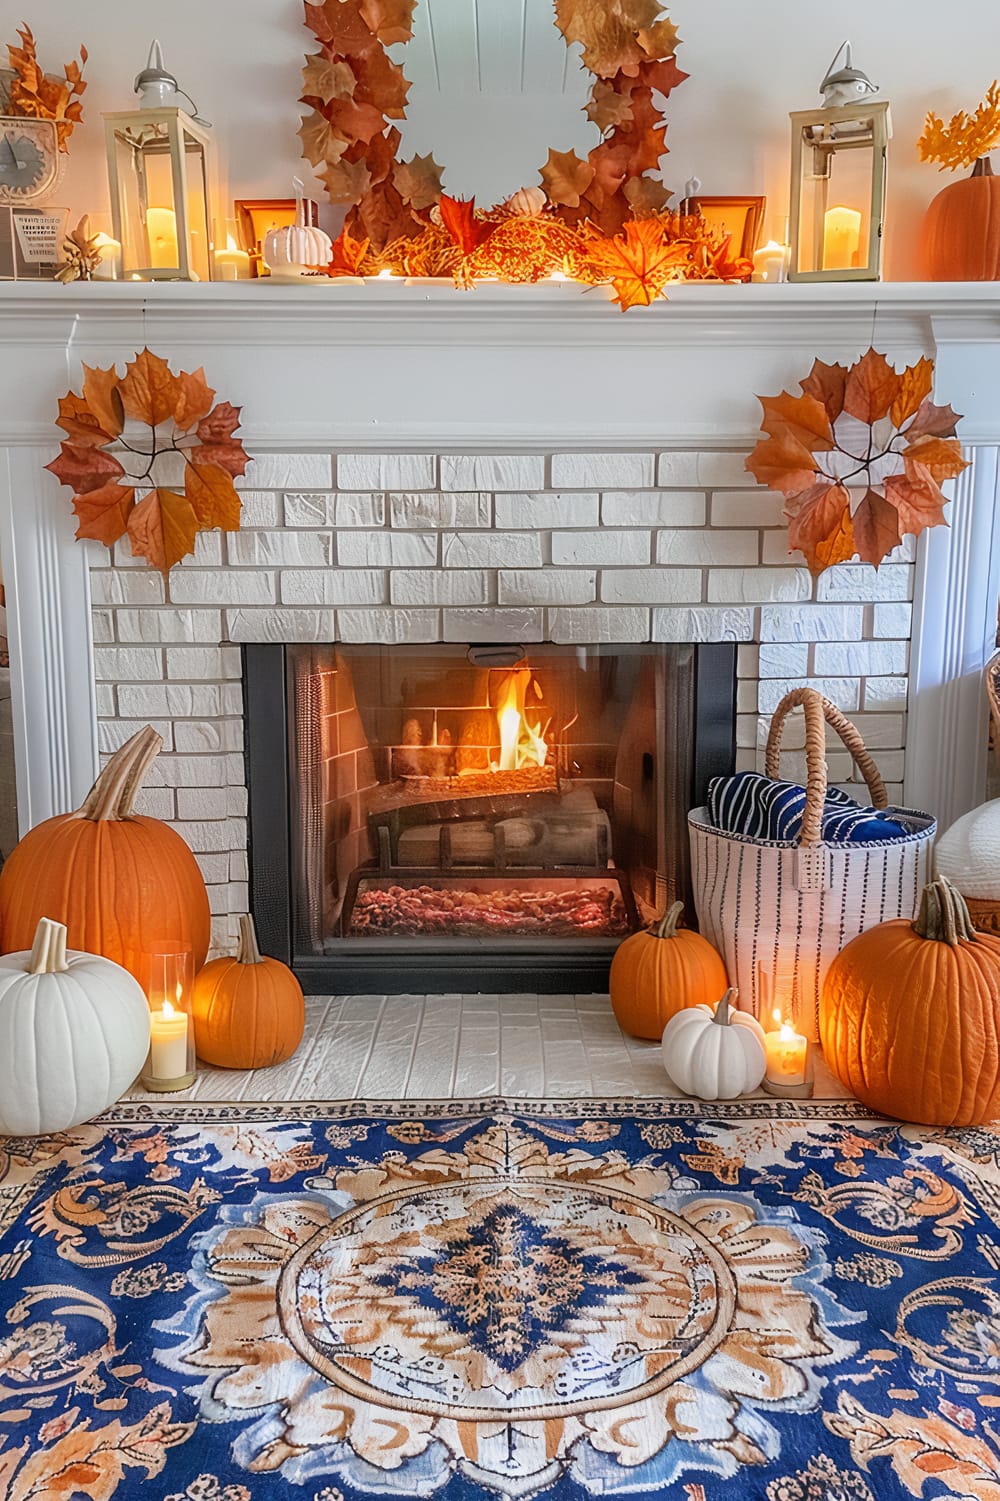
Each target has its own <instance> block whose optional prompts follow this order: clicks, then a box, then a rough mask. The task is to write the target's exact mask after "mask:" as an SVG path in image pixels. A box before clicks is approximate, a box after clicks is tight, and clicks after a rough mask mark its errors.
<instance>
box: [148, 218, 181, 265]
mask: <svg viewBox="0 0 1000 1501" xmlns="http://www.w3.org/2000/svg"><path fill="white" fill-rule="evenodd" d="M146 233H147V234H148V236H149V264H150V266H153V267H155V268H156V269H157V270H169V269H170V268H171V267H172V266H176V265H177V264H178V262H179V259H180V251H179V250H178V248H177V215H176V214H175V213H174V211H173V209H172V208H156V207H154V208H148V209H147V210H146Z"/></svg>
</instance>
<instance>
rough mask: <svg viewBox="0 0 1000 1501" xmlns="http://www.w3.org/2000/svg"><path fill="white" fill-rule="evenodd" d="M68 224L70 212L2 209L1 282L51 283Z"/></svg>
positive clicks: (63, 209) (7, 206) (61, 252)
mask: <svg viewBox="0 0 1000 1501" xmlns="http://www.w3.org/2000/svg"><path fill="white" fill-rule="evenodd" d="M68 222H69V209H68V208H45V209H32V208H23V209H19V208H14V207H13V206H12V205H10V204H4V205H2V206H0V281H51V280H52V278H53V277H54V276H55V274H56V271H57V269H58V267H59V264H60V262H61V261H62V260H63V259H64V256H63V240H64V239H65V237H66V226H67V224H68Z"/></svg>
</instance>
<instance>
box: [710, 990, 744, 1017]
mask: <svg viewBox="0 0 1000 1501" xmlns="http://www.w3.org/2000/svg"><path fill="white" fill-rule="evenodd" d="M738 995H739V991H738V990H737V989H736V987H735V986H734V985H730V987H729V989H728V990H727V991H726V993H725V995H724V996H723V997H722V1000H721V1001H718V1002H717V1003H716V1007H715V1010H714V1012H713V1013H712V1020H713V1021H714V1022H715V1024H716V1026H717V1027H728V1026H729V1008H730V1006H733V1007H735V1005H736V997H737V996H738Z"/></svg>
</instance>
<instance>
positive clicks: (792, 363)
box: [0, 280, 1000, 449]
mask: <svg viewBox="0 0 1000 1501" xmlns="http://www.w3.org/2000/svg"><path fill="white" fill-rule="evenodd" d="M870 343H874V344H875V345H876V346H877V347H878V348H880V349H882V350H884V351H885V352H886V353H887V354H888V355H889V356H890V357H891V358H893V359H895V360H896V361H897V363H898V362H900V361H901V360H903V359H906V360H907V361H911V360H912V359H913V358H915V357H918V356H919V355H921V354H928V355H935V356H936V358H937V361H938V373H937V379H938V385H939V389H940V390H941V391H946V392H947V399H948V400H950V401H951V403H952V405H953V406H954V407H955V408H956V410H958V411H961V412H963V413H964V414H965V423H964V425H963V429H962V436H963V438H964V439H965V440H966V441H968V442H977V441H993V442H995V441H996V440H997V436H998V432H1000V408H998V405H997V403H996V401H995V399H994V397H993V394H992V393H993V392H995V391H996V390H997V389H998V388H1000V285H997V284H993V283H985V284H969V283H937V284H927V283H909V282H907V283H903V282H894V283H877V284H871V285H867V284H859V283H855V284H843V283H829V284H819V285H790V284H786V285H781V286H766V285H758V284H753V285H737V286H719V285H696V284H681V285H678V286H677V287H675V288H674V289H672V291H671V293H670V296H669V299H668V300H667V301H665V302H660V303H657V304H654V306H652V307H650V308H636V309H634V310H632V311H631V312H629V313H625V314H623V313H621V312H620V311H619V310H618V308H617V307H615V306H614V305H613V303H612V302H611V300H610V294H609V292H608V291H607V289H605V288H596V289H591V290H586V289H583V288H581V287H579V286H577V285H576V284H574V283H544V284H540V285H538V286H534V287H512V286H506V285H500V284H496V285H480V286H479V287H477V288H476V289H474V290H473V291H469V292H463V291H458V290H456V289H455V288H454V287H453V286H451V285H450V284H444V283H440V282H403V281H402V280H398V281H396V280H392V281H381V280H379V281H375V282H372V281H369V282H367V283H362V282H346V281H344V282H333V283H330V284H329V285H321V286H307V287H291V286H271V285H269V284H268V283H266V282H263V283H258V282H250V281H248V282H238V283H235V284H234V283H212V284H198V285H194V284H191V283H187V282H174V283H105V282H91V283H88V284H76V285H73V286H71V287H68V288H67V287H62V286H58V285H56V284H54V283H51V284H50V283H46V284H44V285H39V284H28V283H18V284H8V285H4V286H0V348H2V349H3V350H4V358H5V361H6V362H9V365H10V367H12V368H16V369H18V371H19V372H20V377H21V378H20V379H19V380H18V385H17V391H16V392H13V393H10V396H9V397H8V400H7V401H6V402H5V404H4V406H3V408H2V410H0V442H5V443H41V442H49V441H51V439H52V436H53V427H52V413H53V412H54V407H55V398H56V396H57V395H58V394H61V393H60V392H59V391H57V390H56V389H55V386H54V385H53V380H54V379H55V380H56V384H58V382H59V380H62V383H63V387H64V386H65V383H66V377H67V374H68V378H69V380H70V381H72V380H73V379H74V378H75V376H76V373H77V371H78V369H79V364H80V362H81V361H86V362H87V363H88V364H101V363H103V364H108V363H109V362H114V361H116V360H117V361H122V360H124V359H127V358H129V357H130V356H131V354H132V352H133V351H134V350H135V349H138V348H141V347H142V346H143V345H144V344H149V345H150V346H151V347H155V348H156V349H157V351H158V352H159V353H161V354H163V355H165V356H169V357H170V358H171V359H172V360H173V361H175V363H177V364H179V365H180V366H182V367H183V368H186V369H190V368H196V367H197V366H199V365H204V366H205V367H206V371H207V373H208V376H209V379H210V381H213V382H218V384H219V385H220V386H223V387H224V388H225V389H226V390H227V391H229V392H231V394H232V397H233V399H234V400H237V401H240V402H242V404H243V406H244V409H245V417H244V420H245V430H246V437H247V441H248V443H250V444H251V445H253V444H255V443H256V444H265V445H268V446H270V447H279V448H280V447H291V448H296V447H300V446H301V445H303V444H310V443H314V442H315V443H330V442H334V443H340V444H343V443H355V444H362V445H363V444H366V443H376V444H378V445H379V446H384V445H389V446H390V447H391V446H393V445H397V446H402V447H406V448H411V447H413V445H414V444H417V445H425V446H427V447H435V446H440V445H441V444H447V445H452V446H455V445H458V446H463V445H469V446H475V447H480V448H481V446H482V444H483V442H484V441H489V442H492V443H495V444H504V443H507V442H514V443H516V445H517V446H518V447H519V448H522V449H523V448H524V447H525V445H528V446H531V444H533V443H534V444H538V445H539V446H551V443H552V439H553V434H555V433H559V434H561V435H562V437H563V439H564V440H565V441H567V442H570V441H571V442H572V443H573V444H575V445H577V446H582V447H586V446H587V445H593V446H596V447H600V446H603V445H605V444H607V442H608V441H612V440H613V441H616V442H625V443H640V444H642V443H648V444H652V445H657V444H661V443H664V442H669V443H671V444H681V445H683V444H685V443H687V444H690V445H691V446H693V447H696V446H698V444H700V443H702V442H704V441H705V440H706V439H711V440H712V441H713V442H714V443H721V444H723V445H729V444H731V445H741V444H745V443H748V442H751V441H752V440H753V438H754V436H755V434H756V430H757V423H758V421H759V408H758V406H757V403H756V400H755V398H754V392H755V391H764V390H768V389H780V388H781V387H782V386H788V385H789V383H790V382H792V383H794V382H795V381H797V380H798V379H799V377H800V376H802V375H804V374H805V373H806V371H807V369H808V366H809V362H810V361H811V359H812V357H813V356H814V355H818V356H820V357H822V358H824V359H828V360H831V359H832V360H842V361H843V360H847V361H850V360H852V359H854V358H856V357H857V356H858V354H860V353H861V352H862V351H863V350H864V349H865V348H867V346H868V345H869V344H870ZM67 356H69V365H68V370H67V365H66V359H67ZM56 372H58V374H56ZM775 383H777V384H776V385H775ZM706 385H709V386H710V387H711V390H712V394H713V399H712V401H711V403H708V402H706ZM11 398H12V399H11ZM707 411H708V412H710V413H711V415H710V416H706V412H707Z"/></svg>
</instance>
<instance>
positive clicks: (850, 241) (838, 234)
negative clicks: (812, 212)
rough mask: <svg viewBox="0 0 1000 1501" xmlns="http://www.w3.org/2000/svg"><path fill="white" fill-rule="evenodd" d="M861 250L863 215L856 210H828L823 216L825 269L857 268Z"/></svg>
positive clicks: (839, 207)
mask: <svg viewBox="0 0 1000 1501" xmlns="http://www.w3.org/2000/svg"><path fill="white" fill-rule="evenodd" d="M860 248H861V214H860V213H859V211H858V210H857V209H856V208H844V207H843V205H838V206H837V207H836V208H831V209H827V211H826V213H825V214H824V215H823V269H824V271H844V270H846V269H847V268H848V267H850V266H856V265H857V263H858V261H857V257H858V251H859V250H860Z"/></svg>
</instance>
